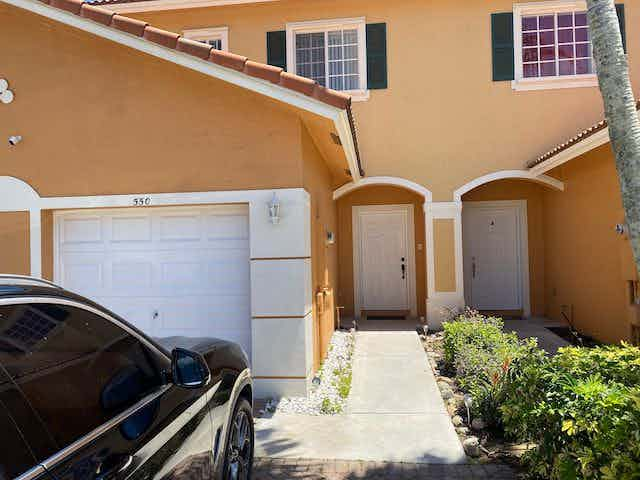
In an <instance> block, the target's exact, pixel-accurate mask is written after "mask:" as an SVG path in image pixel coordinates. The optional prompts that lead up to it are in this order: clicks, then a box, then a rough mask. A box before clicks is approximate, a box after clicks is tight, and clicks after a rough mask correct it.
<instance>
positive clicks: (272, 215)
mask: <svg viewBox="0 0 640 480" xmlns="http://www.w3.org/2000/svg"><path fill="white" fill-rule="evenodd" d="M269 220H270V221H271V223H272V224H273V225H277V224H278V223H280V200H279V199H278V196H277V195H276V192H273V198H272V199H271V201H270V202H269Z"/></svg>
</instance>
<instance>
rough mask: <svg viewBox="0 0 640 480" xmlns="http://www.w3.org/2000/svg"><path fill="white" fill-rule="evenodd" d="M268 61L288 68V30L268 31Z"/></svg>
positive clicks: (270, 63)
mask: <svg viewBox="0 0 640 480" xmlns="http://www.w3.org/2000/svg"><path fill="white" fill-rule="evenodd" d="M267 63H268V64H269V65H273V66H274V67H280V68H282V69H284V70H286V69H287V32H285V31H284V30H281V31H278V32H267Z"/></svg>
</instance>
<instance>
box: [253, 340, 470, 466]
mask: <svg viewBox="0 0 640 480" xmlns="http://www.w3.org/2000/svg"><path fill="white" fill-rule="evenodd" d="M256 440H257V446H256V456H257V457H272V458H305V459H335V460H364V461H374V462H409V463H432V464H457V463H464V462H465V461H466V457H465V455H464V451H463V449H462V446H461V444H460V441H459V440H458V437H457V435H456V433H455V431H454V429H453V426H452V425H451V421H450V420H449V416H448V414H447V412H446V410H445V406H444V403H443V401H442V398H441V397H440V393H439V391H438V388H437V386H436V382H435V378H434V376H433V373H432V372H431V369H430V368H429V364H428V362H427V358H426V355H425V352H424V350H423V348H422V346H421V344H420V340H419V338H418V336H417V335H416V333H415V332H358V333H357V335H356V349H355V354H354V364H353V385H352V389H351V395H350V397H349V401H348V404H347V408H346V412H345V414H343V415H336V416H318V417H313V416H305V415H292V414H281V413H277V414H275V415H273V416H272V417H271V418H260V419H258V420H257V421H256Z"/></svg>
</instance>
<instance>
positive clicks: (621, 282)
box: [544, 145, 636, 342]
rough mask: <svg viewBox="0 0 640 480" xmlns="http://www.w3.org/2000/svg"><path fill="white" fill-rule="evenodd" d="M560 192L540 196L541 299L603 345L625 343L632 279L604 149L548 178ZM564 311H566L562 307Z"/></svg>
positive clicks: (615, 182) (553, 313)
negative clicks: (553, 179)
mask: <svg viewBox="0 0 640 480" xmlns="http://www.w3.org/2000/svg"><path fill="white" fill-rule="evenodd" d="M551 173H552V174H553V175H554V176H556V177H558V178H559V179H560V180H562V181H563V182H564V183H565V191H564V192H553V191H545V193H544V210H545V215H544V229H545V244H546V255H545V299H546V311H547V315H548V316H550V317H551V318H557V319H559V318H560V317H561V315H560V312H561V309H562V308H563V306H564V305H566V306H569V308H570V309H571V310H572V311H573V321H574V322H575V325H576V326H577V328H578V329H579V330H580V331H582V332H584V333H586V334H589V335H592V336H594V337H596V338H598V339H600V340H603V341H606V342H616V341H618V340H620V339H627V338H628V337H629V304H628V300H627V287H628V284H627V281H628V280H631V279H634V278H636V273H635V269H634V268H633V259H632V255H631V247H630V245H629V242H628V240H627V239H626V238H625V236H623V235H619V234H617V233H616V232H615V225H616V224H617V223H624V211H623V208H622V199H621V195H620V190H619V185H618V177H617V174H616V170H615V164H614V161H613V155H612V153H611V150H610V146H609V145H604V146H602V147H600V148H598V149H596V150H594V151H592V152H591V153H588V154H586V155H583V156H582V157H579V158H577V159H575V160H573V161H571V162H569V163H566V164H565V165H563V166H560V167H558V168H556V169H555V170H553V171H552V172H551ZM565 308H566V307H565Z"/></svg>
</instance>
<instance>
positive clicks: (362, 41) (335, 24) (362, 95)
mask: <svg viewBox="0 0 640 480" xmlns="http://www.w3.org/2000/svg"><path fill="white" fill-rule="evenodd" d="M366 25H367V24H366V20H365V17H357V18H337V19H333V20H312V21H308V22H295V23H287V25H286V30H287V71H288V72H290V73H296V41H295V36H296V34H298V33H318V32H327V31H330V30H344V29H349V28H353V27H356V28H357V30H358V70H359V76H360V88H359V89H357V90H343V92H344V93H347V94H349V95H351V98H352V99H353V100H354V101H363V100H367V99H368V98H369V90H367V31H366ZM327 48H328V45H325V49H327ZM325 61H326V62H328V61H329V55H328V53H325ZM328 69H329V67H328V66H327V67H326V70H325V71H326V72H328V71H329V70H328Z"/></svg>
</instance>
